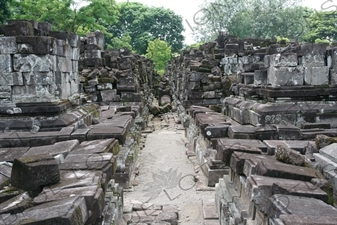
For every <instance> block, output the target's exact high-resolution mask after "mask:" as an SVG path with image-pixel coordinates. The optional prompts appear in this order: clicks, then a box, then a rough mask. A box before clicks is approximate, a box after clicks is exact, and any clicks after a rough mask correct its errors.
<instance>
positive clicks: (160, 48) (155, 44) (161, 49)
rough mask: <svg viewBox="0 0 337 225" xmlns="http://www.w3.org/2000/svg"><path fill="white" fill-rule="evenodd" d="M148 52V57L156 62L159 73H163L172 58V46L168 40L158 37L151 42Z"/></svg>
mask: <svg viewBox="0 0 337 225" xmlns="http://www.w3.org/2000/svg"><path fill="white" fill-rule="evenodd" d="M146 52H147V53H146V57H148V58H150V59H151V60H152V61H153V62H154V65H155V68H156V70H157V71H158V73H159V74H160V75H163V74H164V70H165V67H166V64H167V62H168V61H169V60H170V59H171V47H170V46H169V45H168V43H167V42H166V41H163V40H160V39H156V40H154V41H150V42H149V44H148V47H147V50H146Z"/></svg>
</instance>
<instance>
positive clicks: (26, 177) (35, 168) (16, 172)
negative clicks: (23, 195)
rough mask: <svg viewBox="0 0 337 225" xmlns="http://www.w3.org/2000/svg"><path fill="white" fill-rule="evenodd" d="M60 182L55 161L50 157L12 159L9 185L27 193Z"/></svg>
mask: <svg viewBox="0 0 337 225" xmlns="http://www.w3.org/2000/svg"><path fill="white" fill-rule="evenodd" d="M59 181H60V172H59V168H58V165H57V162H56V160H55V159H54V158H53V157H52V156H50V155H43V154H41V155H34V156H29V157H25V156H23V157H21V158H19V159H14V163H13V169H12V174H11V184H12V185H13V186H15V187H18V188H21V189H23V190H27V191H38V190H40V188H41V187H43V186H46V185H49V184H54V183H57V182H59Z"/></svg>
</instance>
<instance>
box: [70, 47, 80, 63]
mask: <svg viewBox="0 0 337 225" xmlns="http://www.w3.org/2000/svg"><path fill="white" fill-rule="evenodd" d="M71 51H72V56H71V60H75V61H78V60H80V48H74V47H73V48H72V50H71Z"/></svg>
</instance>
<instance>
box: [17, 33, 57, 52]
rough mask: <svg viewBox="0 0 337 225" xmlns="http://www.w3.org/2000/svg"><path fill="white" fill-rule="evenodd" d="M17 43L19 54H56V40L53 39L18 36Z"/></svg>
mask: <svg viewBox="0 0 337 225" xmlns="http://www.w3.org/2000/svg"><path fill="white" fill-rule="evenodd" d="M16 41H17V43H18V52H19V53H21V54H35V55H49V54H51V55H52V54H56V45H55V39H54V38H53V37H40V36H33V37H29V36H18V37H17V38H16Z"/></svg>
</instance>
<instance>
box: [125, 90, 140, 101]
mask: <svg viewBox="0 0 337 225" xmlns="http://www.w3.org/2000/svg"><path fill="white" fill-rule="evenodd" d="M142 100H143V99H142V94H141V93H132V92H122V93H121V101H122V102H141V101H142Z"/></svg>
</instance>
